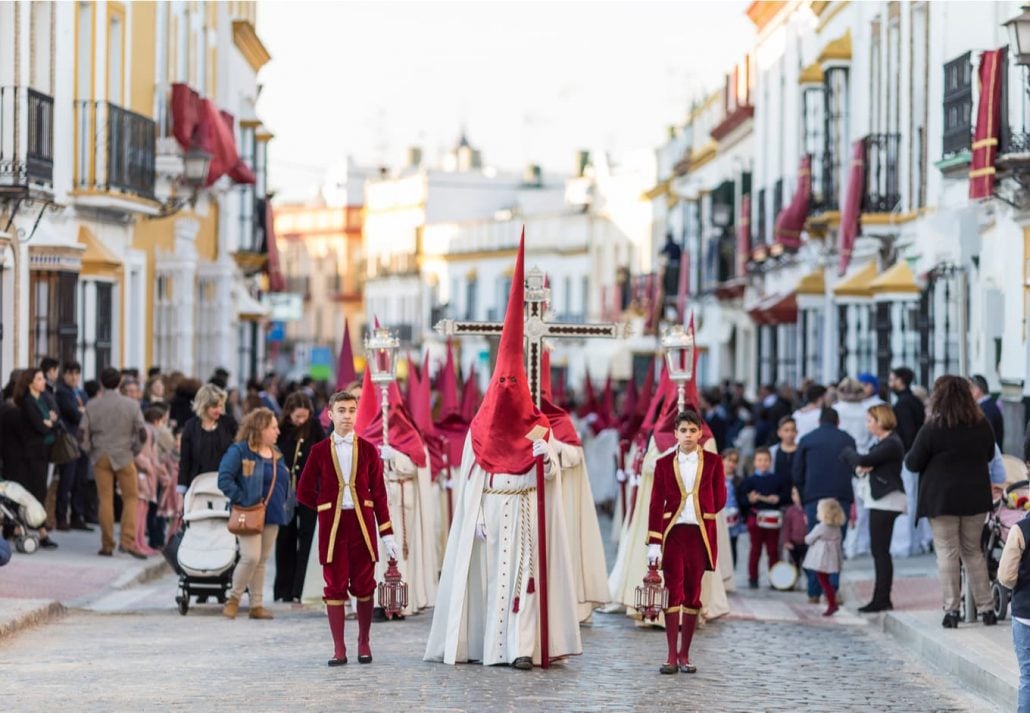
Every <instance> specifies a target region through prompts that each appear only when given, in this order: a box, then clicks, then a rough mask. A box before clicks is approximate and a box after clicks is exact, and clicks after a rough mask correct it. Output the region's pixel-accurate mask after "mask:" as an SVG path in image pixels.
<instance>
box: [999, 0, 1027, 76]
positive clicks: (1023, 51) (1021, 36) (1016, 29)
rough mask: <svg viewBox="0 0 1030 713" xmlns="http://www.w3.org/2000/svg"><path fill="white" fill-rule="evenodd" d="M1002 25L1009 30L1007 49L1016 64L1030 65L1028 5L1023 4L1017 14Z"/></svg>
mask: <svg viewBox="0 0 1030 713" xmlns="http://www.w3.org/2000/svg"><path fill="white" fill-rule="evenodd" d="M1003 25H1004V27H1005V28H1007V29H1008V31H1009V49H1010V51H1011V52H1012V53H1013V55H1014V57H1015V62H1016V64H1021V65H1024V66H1025V65H1030V5H1024V6H1023V10H1022V12H1020V13H1019V15H1017V16H1016V17H1013V18H1012V19H1011V20H1008V21H1007V22H1005V23H1003Z"/></svg>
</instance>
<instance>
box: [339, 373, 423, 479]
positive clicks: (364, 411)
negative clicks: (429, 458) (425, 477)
mask: <svg viewBox="0 0 1030 713" xmlns="http://www.w3.org/2000/svg"><path fill="white" fill-rule="evenodd" d="M389 419H390V434H389V436H390V446H391V447H392V448H393V449H394V450H396V451H400V452H401V453H403V454H404V455H406V456H407V457H408V458H411V460H412V462H413V463H414V464H415V465H416V466H418V467H419V468H422V467H424V466H425V465H426V451H425V442H424V441H423V440H422V435H421V434H420V433H419V432H418V429H417V428H415V422H414V420H413V419H412V417H411V414H410V413H408V410H407V409H406V408H405V407H404V401H403V400H402V399H401V390H400V388H399V387H398V386H397V382H396V381H393V382H390V389H389ZM354 430H355V432H357V434H358V435H360V436H361V437H362V438H364V439H365V440H367V441H371V442H372V443H374V444H375V445H377V446H381V445H382V444H383V410H382V404H381V402H380V399H379V387H378V386H376V385H375V384H373V383H372V377H371V375H370V371H369V370H368V369H366V370H365V378H364V381H363V382H362V384H361V399H360V400H359V402H358V414H357V417H356V418H355V420H354Z"/></svg>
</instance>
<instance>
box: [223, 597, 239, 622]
mask: <svg viewBox="0 0 1030 713" xmlns="http://www.w3.org/2000/svg"><path fill="white" fill-rule="evenodd" d="M239 611H240V598H239V597H229V599H228V601H226V602H225V606H224V607H222V616H225V617H229V618H230V619H235V618H236V614H237V613H238V612H239Z"/></svg>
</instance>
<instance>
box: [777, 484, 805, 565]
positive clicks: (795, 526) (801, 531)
mask: <svg viewBox="0 0 1030 713" xmlns="http://www.w3.org/2000/svg"><path fill="white" fill-rule="evenodd" d="M790 497H791V500H792V501H793V502H792V504H791V505H790V507H788V508H787V509H786V510H785V511H784V513H783V531H782V533H781V534H782V537H783V548H784V549H785V550H787V552H788V553H789V554H790V561H791V562H793V563H794V566H795V567H797V570H798V574H800V573H801V563H802V562H804V561H805V552H807V551H808V545H806V544H805V532H806V531H807V530H808V528H807V527H806V523H805V509H804V508H803V507H801V495H800V494H798V489H797V488H791V489H790Z"/></svg>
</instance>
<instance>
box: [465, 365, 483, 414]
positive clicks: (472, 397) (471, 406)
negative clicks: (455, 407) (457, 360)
mask: <svg viewBox="0 0 1030 713" xmlns="http://www.w3.org/2000/svg"><path fill="white" fill-rule="evenodd" d="M482 400H483V398H482V396H481V395H480V393H479V379H478V378H477V377H476V365H475V364H470V365H469V376H468V379H466V380H465V387H464V388H463V389H462V392H461V417H462V418H463V419H465V423H472V419H473V418H475V417H476V409H478V408H479V404H480V402H482Z"/></svg>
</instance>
